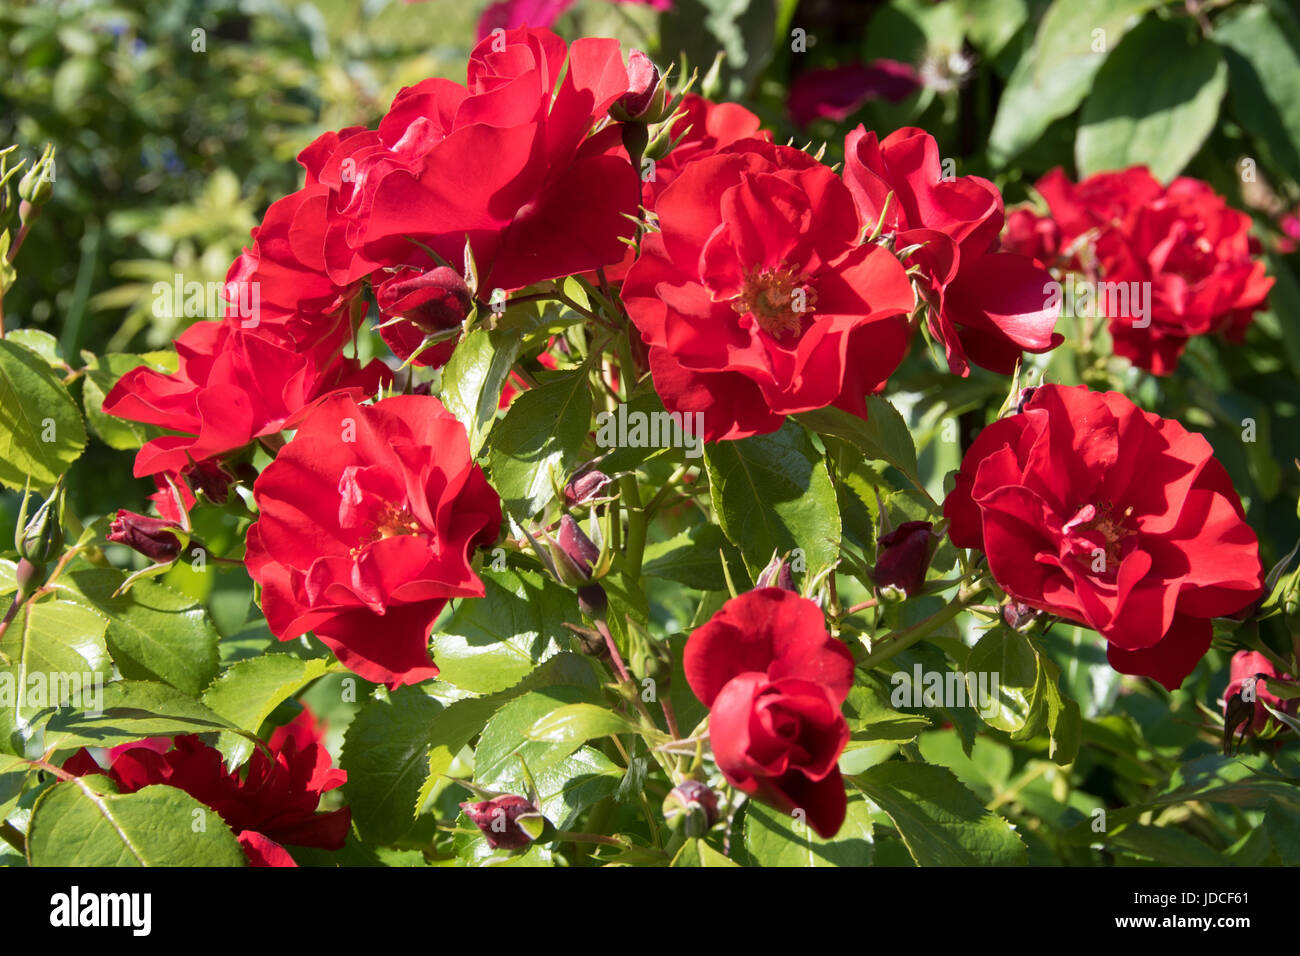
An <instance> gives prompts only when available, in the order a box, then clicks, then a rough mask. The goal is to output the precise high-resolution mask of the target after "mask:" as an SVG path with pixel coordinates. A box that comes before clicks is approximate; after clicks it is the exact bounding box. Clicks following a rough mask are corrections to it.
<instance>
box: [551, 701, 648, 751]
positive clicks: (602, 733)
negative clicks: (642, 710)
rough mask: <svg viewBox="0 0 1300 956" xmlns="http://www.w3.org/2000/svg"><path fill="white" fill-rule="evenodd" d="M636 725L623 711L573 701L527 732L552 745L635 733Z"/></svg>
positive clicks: (578, 742) (577, 742)
mask: <svg viewBox="0 0 1300 956" xmlns="http://www.w3.org/2000/svg"><path fill="white" fill-rule="evenodd" d="M636 732H637V727H636V725H635V724H633V723H632V722H631V721H629V720H628V719H627V718H626V717H624V716H622V715H621V714H616V713H614V712H613V711H612V710H610V709H609V708H608V707H602V706H601V705H600V704H586V703H583V704H570V705H569V706H567V707H561V708H559V709H558V710H554V711H552V712H551V713H549V714H547V715H546V716H545V717H542V718H541V719H540V720H538V721H537V723H535V724H534V725H533V726H532V727H530V728H529V729H528V731H527V733H526V734H525V736H526V737H527V738H528V739H529V740H537V741H540V742H543V743H552V744H580V743H586V742H587V741H588V740H594V739H595V738H597V737H608V736H610V735H613V734H627V733H636Z"/></svg>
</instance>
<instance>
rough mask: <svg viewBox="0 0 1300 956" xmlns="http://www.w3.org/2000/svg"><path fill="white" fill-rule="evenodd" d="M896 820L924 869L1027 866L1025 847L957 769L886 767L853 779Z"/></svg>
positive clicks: (914, 765)
mask: <svg viewBox="0 0 1300 956" xmlns="http://www.w3.org/2000/svg"><path fill="white" fill-rule="evenodd" d="M852 781H853V783H854V785H855V786H857V787H858V788H859V789H860V790H861V791H862V792H863V793H865V794H866V795H867V797H868V798H869V799H870V800H871V801H872V802H873V803H875V804H876V805H877V806H878V807H880V809H881V810H883V811H884V812H885V814H886V815H887V816H888V817H889V819H890V820H892V821H893V823H894V826H895V827H896V828H897V829H898V833H899V836H901V837H902V838H903V843H904V844H905V845H906V846H907V849H908V852H909V853H911V855H912V858H913V859H914V860H916V862H917V863H918V864H919V865H921V866H1021V865H1023V864H1024V863H1025V862H1026V860H1027V851H1026V850H1025V845H1024V844H1023V843H1022V842H1021V841H1020V838H1019V837H1018V836H1017V835H1016V832H1015V831H1014V830H1013V829H1012V828H1011V825H1010V824H1009V823H1007V821H1006V820H1004V819H1002V817H1000V816H998V815H996V814H994V813H990V812H989V811H988V810H986V809H985V808H984V805H983V804H982V803H980V802H979V800H978V799H976V797H975V795H974V794H973V793H971V792H970V791H969V790H967V789H966V788H965V787H964V786H962V785H961V784H960V783H959V782H958V781H957V778H956V777H954V776H953V774H952V771H950V770H948V769H947V768H946V767H936V766H932V765H930V764H922V763H899V762H893V763H884V764H880V765H879V766H875V767H871V768H870V769H868V770H865V771H863V772H862V773H860V774H858V775H857V776H855V777H853V778H852Z"/></svg>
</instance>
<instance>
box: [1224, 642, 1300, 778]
mask: <svg viewBox="0 0 1300 956" xmlns="http://www.w3.org/2000/svg"><path fill="white" fill-rule="evenodd" d="M1267 677H1273V678H1276V679H1279V680H1285V681H1290V680H1294V678H1293V677H1291V675H1289V674H1279V673H1278V672H1277V668H1276V667H1275V666H1274V665H1273V662H1272V661H1270V660H1269V659H1268V658H1267V657H1266V656H1265V655H1263V654H1261V653H1259V652H1258V651H1238V652H1237V653H1236V654H1234V655H1232V664H1231V669H1230V670H1229V679H1228V686H1227V688H1225V689H1224V691H1223V700H1224V706H1223V749H1224V753H1227V752H1228V750H1229V748H1230V746H1231V743H1232V735H1233V732H1234V731H1235V730H1236V729H1237V728H1238V727H1240V728H1241V734H1240V736H1239V738H1238V740H1239V741H1240V740H1242V739H1244V738H1245V736H1246V733H1247V731H1249V732H1251V733H1253V734H1259V733H1262V732H1263V731H1264V729H1265V728H1266V727H1267V726H1268V723H1269V721H1270V720H1271V719H1272V716H1273V715H1272V714H1270V713H1269V712H1268V708H1266V707H1265V706H1264V703H1267V704H1268V705H1269V707H1272V708H1273V709H1274V710H1279V711H1282V712H1283V713H1287V714H1294V713H1295V711H1296V705H1297V703H1300V698H1298V699H1293V700H1283V699H1282V698H1281V697H1278V696H1277V695H1276V694H1274V693H1272V692H1271V691H1269V689H1268V684H1267V683H1265V682H1264V681H1263V680H1262V678H1267Z"/></svg>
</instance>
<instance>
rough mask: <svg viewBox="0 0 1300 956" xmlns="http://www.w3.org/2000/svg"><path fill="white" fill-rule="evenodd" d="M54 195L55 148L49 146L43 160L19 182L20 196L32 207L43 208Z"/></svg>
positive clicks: (42, 155) (42, 157) (42, 156)
mask: <svg viewBox="0 0 1300 956" xmlns="http://www.w3.org/2000/svg"><path fill="white" fill-rule="evenodd" d="M53 193H54V147H53V146H52V145H48V144H47V145H46V147H45V152H43V153H41V158H40V159H38V160H37V161H36V164H35V165H33V166H32V168H31V169H29V170H27V174H26V175H25V176H23V178H22V179H20V180H19V181H18V196H19V198H21V199H23V200H25V201H26V202H28V203H30V204H31V205H32V206H42V205H44V204H45V203H47V202H49V199H50V196H51V195H52V194H53Z"/></svg>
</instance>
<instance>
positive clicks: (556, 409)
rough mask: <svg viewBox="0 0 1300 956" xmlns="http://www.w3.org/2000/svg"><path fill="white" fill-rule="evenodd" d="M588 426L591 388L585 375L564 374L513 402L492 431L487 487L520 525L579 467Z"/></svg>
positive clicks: (580, 371) (578, 372)
mask: <svg viewBox="0 0 1300 956" xmlns="http://www.w3.org/2000/svg"><path fill="white" fill-rule="evenodd" d="M590 425H591V388H590V385H589V383H588V381H587V373H586V371H585V370H584V369H578V370H576V371H572V372H565V373H563V374H561V375H559V376H558V377H556V378H555V380H554V381H552V382H549V383H548V384H546V385H540V386H538V387H537V388H531V389H529V390H528V391H526V392H524V393H523V394H522V395H520V396H519V397H518V398H516V399H515V400H514V403H513V404H512V405H511V406H510V410H509V411H507V412H506V415H505V418H504V419H503V420H502V421H501V423H500V424H499V425H497V426H496V434H495V436H494V437H493V440H492V447H491V449H490V450H489V452H488V470H489V471H490V472H491V475H492V487H494V488H496V490H497V493H498V494H500V495H501V500H502V502H503V504H504V505H505V507H506V510H508V511H509V512H510V513H511V514H512V515H514V516H515V517H516V518H518V519H519V520H521V521H523V520H525V519H527V518H531V517H532V516H533V515H535V514H536V513H537V512H539V511H541V510H542V508H544V507H545V506H546V505H547V504H548V503H549V502H550V501H551V499H552V498H553V497H554V496H555V494H554V489H553V485H552V480H553V479H554V482H555V483H556V484H558V485H560V486H563V484H564V482H565V481H567V480H568V478H569V473H570V472H571V471H572V470H573V467H574V465H576V464H577V463H578V453H579V452H580V451H581V449H582V443H583V441H584V440H585V439H586V437H587V432H588V430H589V428H590Z"/></svg>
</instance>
